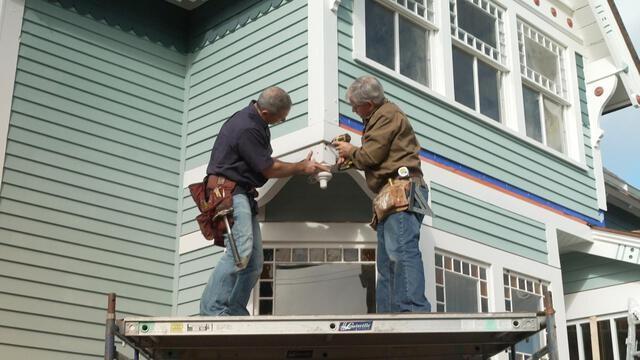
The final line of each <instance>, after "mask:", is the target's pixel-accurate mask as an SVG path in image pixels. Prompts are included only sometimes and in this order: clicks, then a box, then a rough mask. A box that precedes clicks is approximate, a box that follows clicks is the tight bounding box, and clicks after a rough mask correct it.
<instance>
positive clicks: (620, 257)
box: [564, 229, 640, 265]
mask: <svg viewBox="0 0 640 360" xmlns="http://www.w3.org/2000/svg"><path fill="white" fill-rule="evenodd" d="M592 233H593V235H592V238H591V241H589V242H583V243H576V244H574V245H572V246H569V247H567V248H565V249H564V251H565V252H567V251H576V252H581V253H585V254H590V255H594V256H600V257H604V258H608V259H613V260H617V261H622V262H627V263H630V264H635V265H640V237H638V236H633V235H625V234H624V233H623V232H611V231H606V230H599V229H593V230H592Z"/></svg>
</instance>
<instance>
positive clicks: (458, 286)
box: [435, 253, 489, 313]
mask: <svg viewBox="0 0 640 360" xmlns="http://www.w3.org/2000/svg"><path fill="white" fill-rule="evenodd" d="M435 264H436V310H437V311H438V312H467V313H472V312H488V311H489V294H488V285H487V268H486V267H485V266H483V265H480V264H477V263H474V262H472V261H468V260H466V259H462V258H458V257H455V256H450V255H445V254H440V253H436V258H435Z"/></svg>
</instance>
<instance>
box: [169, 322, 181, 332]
mask: <svg viewBox="0 0 640 360" xmlns="http://www.w3.org/2000/svg"><path fill="white" fill-rule="evenodd" d="M183 332H184V324H183V323H173V324H171V333H172V334H175V333H183Z"/></svg>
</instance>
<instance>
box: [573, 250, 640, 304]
mask: <svg viewBox="0 0 640 360" xmlns="http://www.w3.org/2000/svg"><path fill="white" fill-rule="evenodd" d="M560 264H561V267H562V284H563V288H564V293H565V294H572V293H576V292H579V291H586V290H592V289H598V288H604V287H609V286H615V285H621V284H625V283H630V282H637V281H640V266H639V265H637V264H630V263H626V262H623V261H619V260H614V259H609V258H604V257H600V256H595V255H590V254H584V253H578V252H572V253H567V254H563V255H560Z"/></svg>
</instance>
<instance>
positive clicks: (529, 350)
mask: <svg viewBox="0 0 640 360" xmlns="http://www.w3.org/2000/svg"><path fill="white" fill-rule="evenodd" d="M503 281H504V299H505V300H504V302H505V304H504V306H505V310H506V311H513V312H538V311H540V310H542V309H543V308H544V306H543V296H544V294H546V293H547V290H548V284H547V283H544V282H542V281H540V280H534V279H532V278H529V277H526V276H523V275H519V274H516V273H513V272H510V271H505V273H504V274H503ZM541 347H542V346H541V334H536V335H533V336H531V337H529V338H528V339H525V340H523V341H521V342H519V343H518V344H516V359H523V360H527V359H530V358H531V355H532V354H533V353H535V352H536V351H538V350H539V349H540V348H541Z"/></svg>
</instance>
